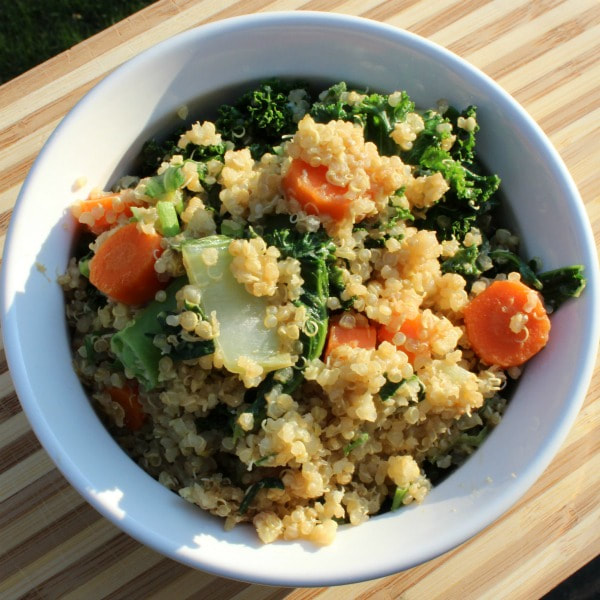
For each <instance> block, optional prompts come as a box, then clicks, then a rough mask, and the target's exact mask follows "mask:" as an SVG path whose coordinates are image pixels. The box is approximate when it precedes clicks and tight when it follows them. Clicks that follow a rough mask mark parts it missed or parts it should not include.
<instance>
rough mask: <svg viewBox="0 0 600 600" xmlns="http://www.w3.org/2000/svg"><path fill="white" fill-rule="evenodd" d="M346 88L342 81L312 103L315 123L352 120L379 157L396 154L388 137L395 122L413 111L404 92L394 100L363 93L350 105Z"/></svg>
mask: <svg viewBox="0 0 600 600" xmlns="http://www.w3.org/2000/svg"><path fill="white" fill-rule="evenodd" d="M347 92H348V88H347V86H346V84H345V83H344V82H340V83H338V84H336V85H334V86H331V87H330V88H329V89H328V90H327V91H326V92H324V93H323V94H321V96H320V97H319V101H318V102H315V103H314V104H313V106H312V108H311V110H310V115H311V116H312V117H313V119H314V120H315V121H317V122H318V123H327V122H329V121H331V120H342V121H353V122H354V123H358V124H359V125H361V126H362V128H363V130H364V135H365V140H366V141H368V142H373V143H374V144H375V145H376V146H377V148H378V150H379V153H380V154H384V155H386V156H392V155H394V154H398V146H397V145H396V142H394V140H393V139H392V138H391V137H390V134H391V133H392V131H394V127H395V125H396V123H399V122H402V121H404V120H405V119H406V115H407V114H408V113H409V112H412V111H413V110H414V109H415V105H414V103H413V102H412V100H411V99H410V98H409V97H408V94H406V92H402V93H401V94H400V96H399V97H398V98H396V97H395V98H394V101H392V104H390V101H389V100H390V96H388V95H386V94H366V95H364V97H362V98H361V99H360V100H359V101H358V102H352V103H350V102H349V101H348V98H347Z"/></svg>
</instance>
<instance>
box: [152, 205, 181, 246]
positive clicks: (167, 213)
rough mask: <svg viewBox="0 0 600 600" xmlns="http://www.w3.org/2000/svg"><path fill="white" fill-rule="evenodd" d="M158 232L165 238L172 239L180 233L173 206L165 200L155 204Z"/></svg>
mask: <svg viewBox="0 0 600 600" xmlns="http://www.w3.org/2000/svg"><path fill="white" fill-rule="evenodd" d="M156 210H157V212H158V223H159V227H160V232H161V233H162V234H163V235H164V236H166V237H173V236H174V235H177V234H178V233H179V232H180V228H179V220H178V218H177V211H176V210H175V205H174V204H173V203H172V202H169V201H167V200H160V201H159V202H157V203H156Z"/></svg>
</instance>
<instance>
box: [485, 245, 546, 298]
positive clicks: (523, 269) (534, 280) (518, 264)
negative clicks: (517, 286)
mask: <svg viewBox="0 0 600 600" xmlns="http://www.w3.org/2000/svg"><path fill="white" fill-rule="evenodd" d="M488 256H489V257H490V258H491V259H492V260H493V261H494V264H495V265H496V266H498V265H501V266H502V265H509V267H510V269H515V268H516V269H517V271H519V273H520V274H521V277H522V278H523V283H526V284H527V285H528V286H530V287H532V288H534V289H536V290H541V289H542V287H543V284H542V282H541V281H540V280H539V278H538V277H537V275H536V274H535V272H534V271H533V269H532V268H531V267H530V266H529V265H528V264H527V263H526V262H525V261H524V260H523V259H522V258H520V257H519V256H517V255H516V254H514V253H513V252H509V251H508V250H491V251H490V252H489V253H488ZM510 269H506V268H500V269H499V270H500V271H506V270H510Z"/></svg>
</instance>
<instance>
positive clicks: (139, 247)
mask: <svg viewBox="0 0 600 600" xmlns="http://www.w3.org/2000/svg"><path fill="white" fill-rule="evenodd" d="M161 239H162V238H161V236H159V235H158V234H156V233H155V234H148V233H143V232H141V231H139V230H138V228H137V224H136V223H128V224H127V225H124V226H123V227H121V228H119V229H117V230H116V231H115V233H113V234H112V235H111V236H109V237H108V238H106V240H104V242H103V243H102V245H101V246H100V247H99V248H98V250H97V251H96V254H94V256H93V257H92V260H91V261H90V282H91V283H92V285H94V286H95V287H96V288H98V289H99V290H100V291H101V292H103V293H104V294H106V295H107V296H110V297H111V298H114V299H115V300H118V301H119V302H123V303H124V304H144V303H145V302H148V301H149V300H152V299H153V298H154V295H155V294H156V292H158V290H160V289H162V288H163V287H164V286H165V284H164V283H163V282H161V281H159V279H158V276H157V274H156V271H155V270H154V263H155V262H156V259H157V258H158V257H159V256H160V254H161V253H162V247H161Z"/></svg>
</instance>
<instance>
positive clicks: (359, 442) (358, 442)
mask: <svg viewBox="0 0 600 600" xmlns="http://www.w3.org/2000/svg"><path fill="white" fill-rule="evenodd" d="M368 439H369V434H368V433H361V434H360V435H359V436H358V437H357V438H356V439H355V440H352V441H351V442H350V443H349V444H348V445H347V446H344V456H348V454H350V452H352V450H354V448H358V446H362V445H363V444H364V443H365V442H366V441H367V440H368Z"/></svg>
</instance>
